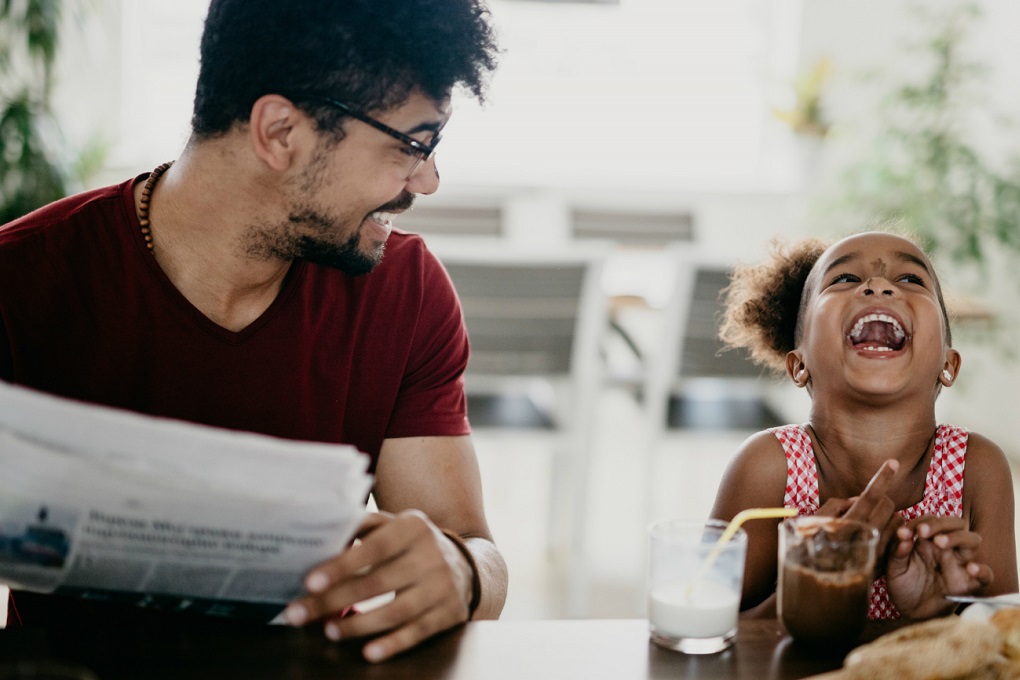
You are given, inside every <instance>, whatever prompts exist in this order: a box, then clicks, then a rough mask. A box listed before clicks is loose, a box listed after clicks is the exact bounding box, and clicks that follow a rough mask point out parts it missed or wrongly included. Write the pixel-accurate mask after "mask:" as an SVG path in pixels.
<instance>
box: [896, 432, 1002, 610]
mask: <svg viewBox="0 0 1020 680" xmlns="http://www.w3.org/2000/svg"><path fill="white" fill-rule="evenodd" d="M1013 531H1014V528H1013V476H1012V473H1011V471H1010V469H1009V463H1008V462H1007V461H1006V457H1005V455H1004V454H1003V453H1002V450H1001V449H999V447H998V446H996V445H995V444H993V443H992V442H991V441H989V440H988V439H986V438H985V437H982V436H980V435H974V434H972V435H970V439H969V441H968V444H967V466H966V469H965V472H964V486H963V517H929V516H925V517H919V518H917V519H915V520H913V521H912V522H910V523H909V524H908V525H907V526H906V527H904V528H903V529H900V531H899V534H898V537H897V538H898V543H897V545H896V546H895V548H894V550H893V554H892V556H891V557H890V560H889V564H888V567H887V571H886V576H887V577H888V585H889V595H890V597H892V600H893V604H895V605H896V607H897V608H898V609H899V610H900V612H901V613H902V614H903V615H904V616H906V617H909V618H929V617H932V616H941V615H945V614H948V613H951V612H952V611H953V610H954V609H955V608H956V606H955V605H954V604H953V603H951V602H948V601H947V600H946V599H945V596H946V595H968V594H975V593H976V594H981V595H997V594H1001V593H1012V592H1016V590H1017V565H1016V538H1015V536H1014V533H1013Z"/></svg>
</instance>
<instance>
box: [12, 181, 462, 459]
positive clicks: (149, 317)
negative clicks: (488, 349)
mask: <svg viewBox="0 0 1020 680" xmlns="http://www.w3.org/2000/svg"><path fill="white" fill-rule="evenodd" d="M138 179H139V178H136V179H135V180H133V181H128V182H125V183H123V184H120V185H117V186H113V187H107V188H104V189H98V190H95V191H90V192H86V193H84V194H80V195H77V196H72V197H69V198H66V199H64V200H61V201H59V202H57V203H55V204H53V205H50V206H47V207H45V208H42V209H41V210H38V211H36V212H34V213H31V214H30V215H27V216H25V217H23V218H21V219H19V220H16V221H14V222H12V223H10V224H8V225H6V226H4V227H2V228H0V378H2V379H4V380H7V381H10V382H14V383H17V384H21V385H26V386H28V387H33V388H36V389H40V390H44V391H47V392H51V393H54V394H59V395H63V396H66V397H71V398H75V399H80V400H84V401H90V402H96V403H100V404H107V405H110V406H115V407H121V408H128V409H132V410H135V411H140V412H143V413H149V414H153V415H159V416H168V417H172V418H179V419H183V420H189V421H193V422H198V423H205V424H208V425H215V426H219V427H226V428H231V429H237V430H248V431H253V432H261V433H265V434H269V435H275V436H279V437H286V438H290V439H303V440H313V441H324V442H343V443H347V444H352V445H354V446H356V447H357V448H358V449H359V450H361V451H364V452H365V453H367V454H368V455H369V456H371V458H372V468H373V469H374V466H375V461H376V458H377V456H378V454H379V448H380V446H381V444H382V441H383V439H385V438H390V437H409V436H452V435H463V434H467V433H468V432H469V427H468V422H467V417H466V402H465V397H464V389H463V372H464V368H465V366H466V365H467V358H468V342H467V335H466V332H465V329H464V322H463V317H462V314H461V310H460V305H459V302H458V301H457V297H456V294H455V293H454V290H453V287H452V285H451V283H450V280H449V277H448V276H447V274H446V272H445V270H444V269H443V268H442V266H441V265H440V264H439V262H438V261H437V260H436V259H435V257H434V256H433V255H432V254H431V253H430V252H429V251H428V250H427V249H426V248H425V245H424V243H423V242H422V240H421V239H420V238H419V237H417V236H415V235H412V234H407V233H403V232H399V231H394V232H393V234H392V235H391V236H390V238H389V241H388V242H387V244H386V253H385V256H384V257H383V260H382V262H381V263H380V264H379V266H378V267H376V269H375V270H374V271H373V272H372V273H370V274H367V275H364V276H359V277H351V276H348V275H346V274H344V273H342V272H340V271H338V270H334V269H330V268H327V267H321V266H317V265H314V264H311V263H308V262H304V261H296V262H294V263H293V265H292V266H291V269H290V272H289V273H288V274H287V277H286V280H285V281H284V282H283V285H282V289H281V290H280V293H279V295H278V296H277V299H276V300H275V301H274V302H273V304H272V305H271V306H270V307H269V309H267V310H266V311H265V313H264V314H262V316H261V317H259V318H258V319H257V320H256V321H255V322H253V323H252V324H251V325H250V326H248V327H247V328H245V329H244V330H242V331H240V332H236V333H235V332H233V331H228V330H226V329H224V328H222V327H220V326H218V325H216V324H215V323H213V322H212V321H210V320H209V319H208V318H207V317H205V316H204V315H203V314H202V313H201V312H199V311H198V310H197V309H196V308H195V307H194V306H192V305H191V303H189V302H188V301H187V299H186V298H185V297H184V296H183V295H181V294H180V292H179V291H178V290H177V289H176V288H175V287H174V286H173V284H172V283H171V282H170V280H169V279H168V278H167V276H166V275H165V274H164V273H163V270H162V269H160V267H159V265H158V264H157V263H156V260H155V258H153V256H152V254H151V253H150V252H149V251H148V250H147V249H146V248H145V244H144V242H143V240H142V238H141V235H140V232H139V224H138V219H137V216H136V214H135V209H134V201H133V198H132V186H133V184H134V182H136V181H138ZM142 179H144V176H143V177H142Z"/></svg>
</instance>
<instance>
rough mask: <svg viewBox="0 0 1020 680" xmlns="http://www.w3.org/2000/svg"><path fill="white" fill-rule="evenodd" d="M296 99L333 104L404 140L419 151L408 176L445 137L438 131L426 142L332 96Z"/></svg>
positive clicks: (403, 141) (348, 113)
mask: <svg viewBox="0 0 1020 680" xmlns="http://www.w3.org/2000/svg"><path fill="white" fill-rule="evenodd" d="M296 99H298V100H301V99H304V100H305V101H314V102H320V103H322V104H326V105H328V106H332V107H333V108H337V109H340V110H341V111H343V112H344V113H346V114H347V115H348V116H350V117H351V118H354V119H356V120H360V121H361V122H362V123H365V124H366V125H371V126H372V127H374V128H375V129H376V130H378V131H379V132H384V133H386V134H387V135H389V136H390V137H392V138H393V139H396V140H397V141H399V142H402V143H404V144H406V145H408V146H409V147H411V148H412V149H414V150H415V151H416V152H417V154H416V156H417V157H418V160H417V162H415V164H414V165H413V166H412V167H411V171H410V172H408V173H407V176H408V177H410V176H411V175H413V174H414V173H415V171H416V170H418V166H420V165H421V164H422V163H424V162H426V161H428V159H430V158H432V154H434V153H435V152H436V147H437V146H439V142H440V141H442V139H443V135H442V132H441V131H437V132H436V136H435V138H434V139H433V141H432V143H431V144H426V143H425V142H422V141H420V140H417V139H415V138H414V137H412V136H410V135H408V134H406V133H404V132H401V131H400V130H396V129H394V128H391V127H390V126H389V125H387V124H386V123H383V122H382V121H380V120H376V119H375V118H373V117H372V116H370V115H368V114H367V113H364V112H362V111H359V110H358V109H355V108H353V107H351V106H348V105H347V104H344V103H343V102H341V101H338V100H336V99H332V98H330V97H321V96H318V95H316V96H311V97H297V98H296Z"/></svg>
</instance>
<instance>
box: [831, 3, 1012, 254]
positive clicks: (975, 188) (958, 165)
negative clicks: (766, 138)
mask: <svg viewBox="0 0 1020 680" xmlns="http://www.w3.org/2000/svg"><path fill="white" fill-rule="evenodd" d="M918 11H920V12H922V19H923V20H924V21H926V22H927V24H928V25H929V26H930V27H931V32H930V34H929V38H928V39H927V40H926V41H925V42H924V43H923V44H922V45H921V46H920V49H921V54H922V56H924V57H926V59H927V63H928V68H929V70H928V72H927V73H926V74H925V75H923V76H921V77H920V78H918V79H917V80H916V81H915V82H908V83H905V84H903V85H900V86H898V87H896V88H894V89H893V90H892V91H891V93H890V94H889V96H888V97H887V99H886V100H885V102H884V106H883V109H882V129H881V131H880V132H879V134H878V135H877V137H876V140H875V144H874V146H873V148H872V151H871V153H870V154H869V155H868V156H867V157H866V158H865V159H864V160H863V161H861V162H860V163H858V164H856V165H854V166H853V167H851V168H850V169H849V171H848V172H847V173H846V175H845V177H844V185H843V186H844V187H845V190H846V197H845V200H846V203H847V205H848V206H849V207H851V208H852V209H853V210H854V211H855V212H856V213H857V214H858V216H861V217H863V218H864V219H865V220H867V221H869V222H879V221H881V222H890V221H892V222H898V223H900V224H901V225H902V226H904V227H906V228H908V229H910V230H912V231H914V232H915V233H917V234H918V235H919V236H920V237H921V238H922V239H923V240H925V241H926V244H925V245H926V246H927V247H928V249H929V250H930V252H932V253H934V254H935V255H937V256H939V257H942V256H948V257H949V258H950V259H952V260H953V261H954V262H955V263H957V264H960V265H963V266H965V267H972V268H974V269H976V270H977V271H979V272H982V273H983V272H985V270H986V268H987V261H988V254H989V252H990V251H991V250H993V249H997V250H1002V251H1003V252H1004V253H1006V254H1007V255H1009V256H1012V257H1016V256H1020V164H1018V163H1016V162H1015V161H1014V162H1013V164H1012V165H1011V166H1008V167H1005V168H1001V169H1000V168H996V167H993V165H992V163H990V162H989V161H988V160H986V158H985V157H984V156H983V155H982V154H981V153H980V152H979V151H978V149H977V148H975V146H974V145H973V143H972V141H971V139H970V137H969V133H970V132H971V131H972V130H973V127H972V126H973V123H974V119H975V116H976V115H977V114H979V113H981V111H980V107H979V106H978V104H977V103H976V102H979V101H980V98H979V97H978V96H976V94H975V91H974V90H975V85H976V84H977V83H978V82H979V81H980V80H981V79H982V78H983V77H984V76H985V75H986V68H985V67H984V66H983V65H981V64H978V63H974V62H971V61H968V60H967V59H966V58H965V56H964V49H963V48H964V44H965V41H966V38H967V35H968V31H969V30H970V28H971V25H972V23H973V22H974V21H975V20H976V19H977V18H978V17H979V16H980V11H979V8H978V7H977V6H976V5H974V4H971V3H967V4H960V5H956V6H954V7H952V8H950V9H949V10H948V11H943V12H940V13H935V14H932V13H925V10H924V8H922V7H918ZM915 49H916V48H915ZM1003 136H1004V137H1006V138H1008V137H1009V136H1008V135H1003Z"/></svg>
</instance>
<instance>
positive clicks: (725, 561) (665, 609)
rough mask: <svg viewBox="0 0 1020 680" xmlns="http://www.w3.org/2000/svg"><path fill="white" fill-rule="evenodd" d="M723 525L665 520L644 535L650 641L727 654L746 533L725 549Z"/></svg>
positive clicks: (694, 651) (740, 533) (737, 535)
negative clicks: (646, 538) (645, 537)
mask: <svg viewBox="0 0 1020 680" xmlns="http://www.w3.org/2000/svg"><path fill="white" fill-rule="evenodd" d="M725 529H726V523H725V522H721V521H718V520H708V521H704V520H688V519H670V520H664V521H661V522H656V523H654V524H652V525H651V526H650V527H649V529H648V627H649V631H650V632H651V638H652V641H653V642H655V643H656V644H658V645H661V646H663V647H667V648H669V649H675V650H677V651H680V652H684V653H687V654H715V653H717V652H721V651H723V650H725V649H727V648H728V647H729V646H730V645H731V644H732V642H733V638H734V636H735V635H736V633H737V613H738V612H739V610H740V592H741V586H742V584H743V580H744V558H745V555H746V553H747V533H746V532H745V531H744V530H743V529H739V530H737V532H736V533H735V534H733V537H732V538H731V539H730V540H729V541H726V542H725V543H720V542H719V538H720V536H721V535H722V533H723V531H724V530H725Z"/></svg>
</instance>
